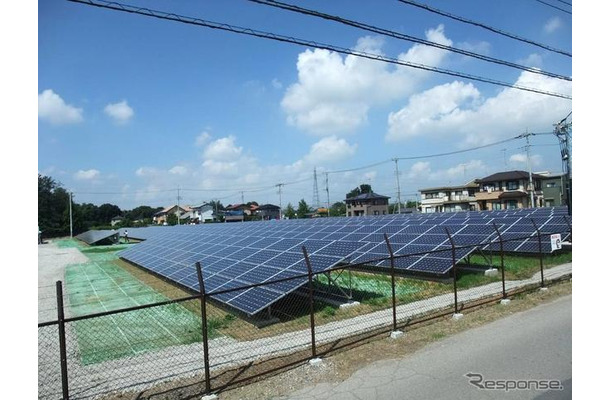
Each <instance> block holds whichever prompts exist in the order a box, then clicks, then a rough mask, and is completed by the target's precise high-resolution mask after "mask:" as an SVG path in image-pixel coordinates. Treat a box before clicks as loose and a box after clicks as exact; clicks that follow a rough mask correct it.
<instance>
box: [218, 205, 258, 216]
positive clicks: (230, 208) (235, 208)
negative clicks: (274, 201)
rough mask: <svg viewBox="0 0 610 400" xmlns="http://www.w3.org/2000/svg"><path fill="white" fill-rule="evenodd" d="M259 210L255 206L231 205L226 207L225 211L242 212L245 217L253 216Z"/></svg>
mask: <svg viewBox="0 0 610 400" xmlns="http://www.w3.org/2000/svg"><path fill="white" fill-rule="evenodd" d="M257 209H258V206H257V205H255V204H252V205H247V204H229V205H228V206H226V207H225V210H227V211H242V212H243V213H244V214H245V215H252V214H254V212H255V211H256V210H257Z"/></svg>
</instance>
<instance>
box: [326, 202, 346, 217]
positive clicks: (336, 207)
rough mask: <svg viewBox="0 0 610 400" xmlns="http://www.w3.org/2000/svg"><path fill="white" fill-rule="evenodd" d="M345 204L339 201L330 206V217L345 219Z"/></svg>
mask: <svg viewBox="0 0 610 400" xmlns="http://www.w3.org/2000/svg"><path fill="white" fill-rule="evenodd" d="M345 208H346V206H345V203H344V202H342V201H338V202H336V203H334V204H333V205H332V206H330V216H331V217H345Z"/></svg>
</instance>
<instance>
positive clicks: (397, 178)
mask: <svg viewBox="0 0 610 400" xmlns="http://www.w3.org/2000/svg"><path fill="white" fill-rule="evenodd" d="M392 161H394V164H395V166H396V187H397V188H398V214H401V212H402V210H401V208H402V202H401V200H400V178H399V174H400V173H399V172H398V158H393V159H392Z"/></svg>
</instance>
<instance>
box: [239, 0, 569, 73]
mask: <svg viewBox="0 0 610 400" xmlns="http://www.w3.org/2000/svg"><path fill="white" fill-rule="evenodd" d="M248 1H250V2H252V3H257V4H262V5H267V6H271V7H276V8H280V9H283V10H288V11H293V12H296V13H299V14H305V15H310V16H313V17H318V18H323V19H326V20H330V21H335V22H339V23H341V24H344V25H349V26H353V27H355V28H359V29H362V30H365V31H368V32H373V33H377V34H380V35H384V36H389V37H392V38H395V39H400V40H405V41H409V42H413V43H418V44H421V45H424V46H430V47H435V48H437V49H441V50H446V51H450V52H453V53H458V54H461V55H463V56H467V57H473V58H476V59H479V60H483V61H487V62H490V63H494V64H499V65H504V66H507V67H511V68H516V69H519V70H522V71H528V72H531V73H534V74H540V75H545V76H549V77H551V78H557V79H563V80H566V81H572V78H571V77H569V76H564V75H560V74H556V73H553V72H548V71H543V70H541V69H538V68H532V67H528V66H524V65H520V64H516V63H512V62H510V61H506V60H501V59H498V58H493V57H489V56H486V55H483V54H479V53H474V52H472V51H468V50H463V49H459V48H456V47H452V46H447V45H444V44H441V43H436V42H431V41H429V40H425V39H421V38H417V37H415V36H410V35H406V34H404V33H400V32H395V31H391V30H388V29H384V28H379V27H376V26H373V25H368V24H365V23H362V22H358V21H353V20H349V19H345V18H341V17H338V16H335V15H329V14H325V13H322V12H320V11H315V10H310V9H307V8H302V7H298V6H295V5H292V4H287V3H282V2H279V1H274V0H248Z"/></svg>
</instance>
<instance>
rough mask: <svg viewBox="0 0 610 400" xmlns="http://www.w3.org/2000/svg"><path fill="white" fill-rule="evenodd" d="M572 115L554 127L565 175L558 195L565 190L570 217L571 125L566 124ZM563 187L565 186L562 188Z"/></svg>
mask: <svg viewBox="0 0 610 400" xmlns="http://www.w3.org/2000/svg"><path fill="white" fill-rule="evenodd" d="M570 115H572V112H571V111H570V113H569V114H568V115H567V116H566V117H565V118H564V119H562V120H561V121H559V123H557V125H555V131H554V133H555V135H556V136H557V139H559V145H560V150H561V168H562V172H563V173H564V174H565V177H566V179H565V183H564V182H563V179H562V185H561V186H562V190H561V193H560V195H561V194H562V193H563V189H564V188H565V202H566V205H567V206H568V215H572V168H571V167H572V160H571V152H572V138H571V128H572V123H571V122H569V123H568V122H566V121H567V119H568V118H569V117H570ZM564 185H565V186H564Z"/></svg>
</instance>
